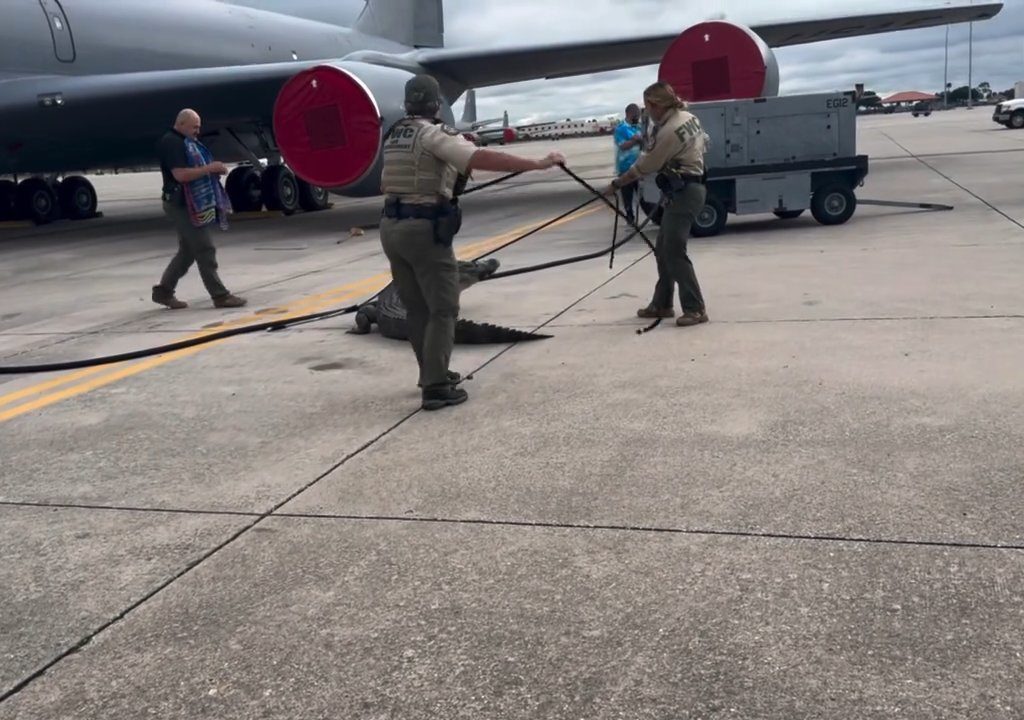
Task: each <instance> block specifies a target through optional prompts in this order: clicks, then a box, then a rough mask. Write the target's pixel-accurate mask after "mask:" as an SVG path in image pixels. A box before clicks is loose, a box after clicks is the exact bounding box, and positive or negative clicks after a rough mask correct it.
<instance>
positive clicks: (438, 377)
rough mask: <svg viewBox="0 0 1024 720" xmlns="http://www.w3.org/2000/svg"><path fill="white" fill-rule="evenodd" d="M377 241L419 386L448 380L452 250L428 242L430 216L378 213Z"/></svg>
mask: <svg viewBox="0 0 1024 720" xmlns="http://www.w3.org/2000/svg"><path fill="white" fill-rule="evenodd" d="M380 241H381V245H382V246H383V248H384V254H385V255H387V257H388V260H389V261H390V263H391V277H392V279H393V280H394V283H395V288H396V289H397V290H398V296H399V297H400V298H401V299H402V304H403V305H405V312H406V321H407V323H408V335H409V342H410V343H411V344H412V349H413V352H415V353H416V361H417V362H418V363H419V366H420V385H421V386H423V387H424V388H430V387H439V386H443V385H448V384H450V381H449V379H448V363H449V361H450V360H451V357H452V348H453V346H454V344H455V321H456V319H458V317H459V271H458V263H457V262H456V260H455V252H454V251H453V250H452V248H451V246H444V245H441V244H439V243H437V242H435V241H434V226H433V223H432V222H431V221H430V220H393V219H390V218H381V221H380Z"/></svg>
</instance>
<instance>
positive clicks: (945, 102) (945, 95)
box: [942, 25, 949, 110]
mask: <svg viewBox="0 0 1024 720" xmlns="http://www.w3.org/2000/svg"><path fill="white" fill-rule="evenodd" d="M942 108H943V109H944V110H948V109H949V25H947V26H946V61H945V65H944V66H943V70H942Z"/></svg>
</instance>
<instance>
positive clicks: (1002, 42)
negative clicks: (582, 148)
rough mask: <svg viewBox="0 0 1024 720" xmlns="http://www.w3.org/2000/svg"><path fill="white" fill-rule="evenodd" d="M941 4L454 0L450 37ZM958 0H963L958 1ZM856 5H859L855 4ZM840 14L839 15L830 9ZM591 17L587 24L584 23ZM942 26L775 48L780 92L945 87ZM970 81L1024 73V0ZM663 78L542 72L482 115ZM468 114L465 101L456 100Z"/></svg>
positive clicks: (529, 113)
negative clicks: (555, 76) (544, 75)
mask: <svg viewBox="0 0 1024 720" xmlns="http://www.w3.org/2000/svg"><path fill="white" fill-rule="evenodd" d="M937 4H940V3H936V2H927V1H917V0H904V1H903V2H899V1H897V2H893V0H889V1H888V2H878V1H876V0H860V2H859V3H856V4H854V3H852V2H845V3H844V2H835V0H833V2H831V3H826V2H824V1H823V0H814V1H811V2H809V1H808V0H775V1H774V2H768V1H767V0H587V2H585V3H584V2H579V3H577V2H572V3H569V2H557V3H556V2H553V1H552V0H516V1H515V2H508V1H507V0H447V2H446V3H445V16H446V17H445V23H446V28H445V30H446V33H445V43H446V44H447V45H450V46H455V45H493V46H497V45H508V44H517V43H532V42H556V41H558V40H564V39H566V38H569V37H571V38H573V39H576V38H582V37H586V38H589V37H616V36H623V35H626V36H628V35H641V34H648V33H652V32H654V33H659V32H664V31H665V30H667V29H670V28H676V27H677V28H679V30H680V31H682V30H684V29H685V28H686V27H688V26H689V25H691V24H693V23H694V22H700V21H701V20H705V19H708V18H713V17H716V16H721V14H723V13H724V15H725V17H726V18H727V19H729V20H733V21H735V22H741V23H746V24H755V23H760V22H771V21H779V20H787V19H796V18H806V17H812V18H813V17H820V16H821V15H822V14H823V10H822V8H823V7H825V6H827V5H833V7H835V8H836V10H837V11H845V12H851V14H860V13H861V12H867V13H870V12H882V11H887V10H894V9H903V8H908V9H910V8H919V7H935V6H936V5H937ZM958 4H959V3H958ZM853 7H856V8H857V10H856V11H851V8H853ZM829 14H833V13H831V12H830V13H829ZM584 25H586V27H587V29H586V31H584V30H582V28H583V26H584ZM945 42H946V29H945V27H939V28H927V29H924V30H909V31H904V32H897V33H890V34H885V35H873V36H867V37H862V38H851V39H849V40H832V41H828V42H824V43H814V44H810V45H799V46H795V47H790V48H778V49H776V50H775V53H776V57H777V58H778V61H779V72H780V75H781V82H780V93H781V94H793V93H804V92H818V91H830V90H836V89H842V90H852V89H853V86H854V84H855V83H857V82H863V83H864V85H865V88H866V89H871V90H875V91H877V92H878V93H879V94H880V95H885V94H888V93H891V92H897V91H901V90H921V91H923V92H938V91H939V90H941V88H942V80H943V64H944V54H945ZM973 58H974V60H973V65H974V67H973V73H972V75H973V77H972V80H973V83H974V85H975V86H977V84H978V83H980V82H983V81H988V82H989V83H991V85H992V88H993V89H994V90H1005V89H1006V88H1009V87H1013V83H1014V82H1015V81H1017V80H1024V0H1006V2H1005V4H1004V7H1003V10H1002V12H1000V13H999V15H997V16H996V17H995V18H994V19H992V20H989V21H986V22H982V23H976V24H975V25H974V53H973ZM967 77H968V26H967V25H953V26H951V27H950V29H949V82H951V83H953V86H954V87H957V86H960V85H966V84H967ZM656 79H657V66H648V67H644V68H637V69H634V70H622V71H617V72H611V73H601V74H598V75H592V76H584V77H578V78H566V79H563V80H545V81H539V82H538V81H534V82H526V83H516V84H514V85H504V86H500V87H494V88H484V89H481V90H479V91H478V92H477V106H478V110H479V113H480V116H481V117H498V116H500V115H501V113H502V111H503V110H506V109H507V110H508V111H509V115H510V116H511V118H513V122H515V121H520V122H522V121H536V120H549V119H564V118H566V117H573V118H581V117H583V116H591V117H600V116H605V115H609V114H620V113H621V111H622V108H623V107H624V106H625V105H626V103H627V102H631V101H636V100H638V96H639V94H640V92H641V91H642V89H643V87H644V86H645V85H647V84H649V83H651V82H654V81H655V80H656ZM455 109H456V112H457V115H456V116H458V113H459V112H461V102H460V103H458V104H457V105H456V108H455Z"/></svg>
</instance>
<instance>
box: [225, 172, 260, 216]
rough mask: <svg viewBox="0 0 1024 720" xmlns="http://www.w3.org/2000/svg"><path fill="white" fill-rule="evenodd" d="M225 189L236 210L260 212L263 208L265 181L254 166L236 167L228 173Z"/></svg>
mask: <svg viewBox="0 0 1024 720" xmlns="http://www.w3.org/2000/svg"><path fill="white" fill-rule="evenodd" d="M224 189H225V190H226V191H227V193H228V198H229V199H230V200H231V207H232V208H233V209H234V211H235V212H259V211H260V210H261V209H262V208H263V181H262V178H261V177H260V171H259V170H257V169H256V168H254V167H251V166H249V165H239V166H238V167H236V168H235V169H234V170H232V171H231V172H230V173H228V179H227V182H226V183H224Z"/></svg>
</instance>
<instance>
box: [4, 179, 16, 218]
mask: <svg viewBox="0 0 1024 720" xmlns="http://www.w3.org/2000/svg"><path fill="white" fill-rule="evenodd" d="M17 195H18V185H17V183H15V182H14V181H13V180H0V220H14V217H15V212H14V208H15V205H14V199H15V198H16V197H17Z"/></svg>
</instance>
